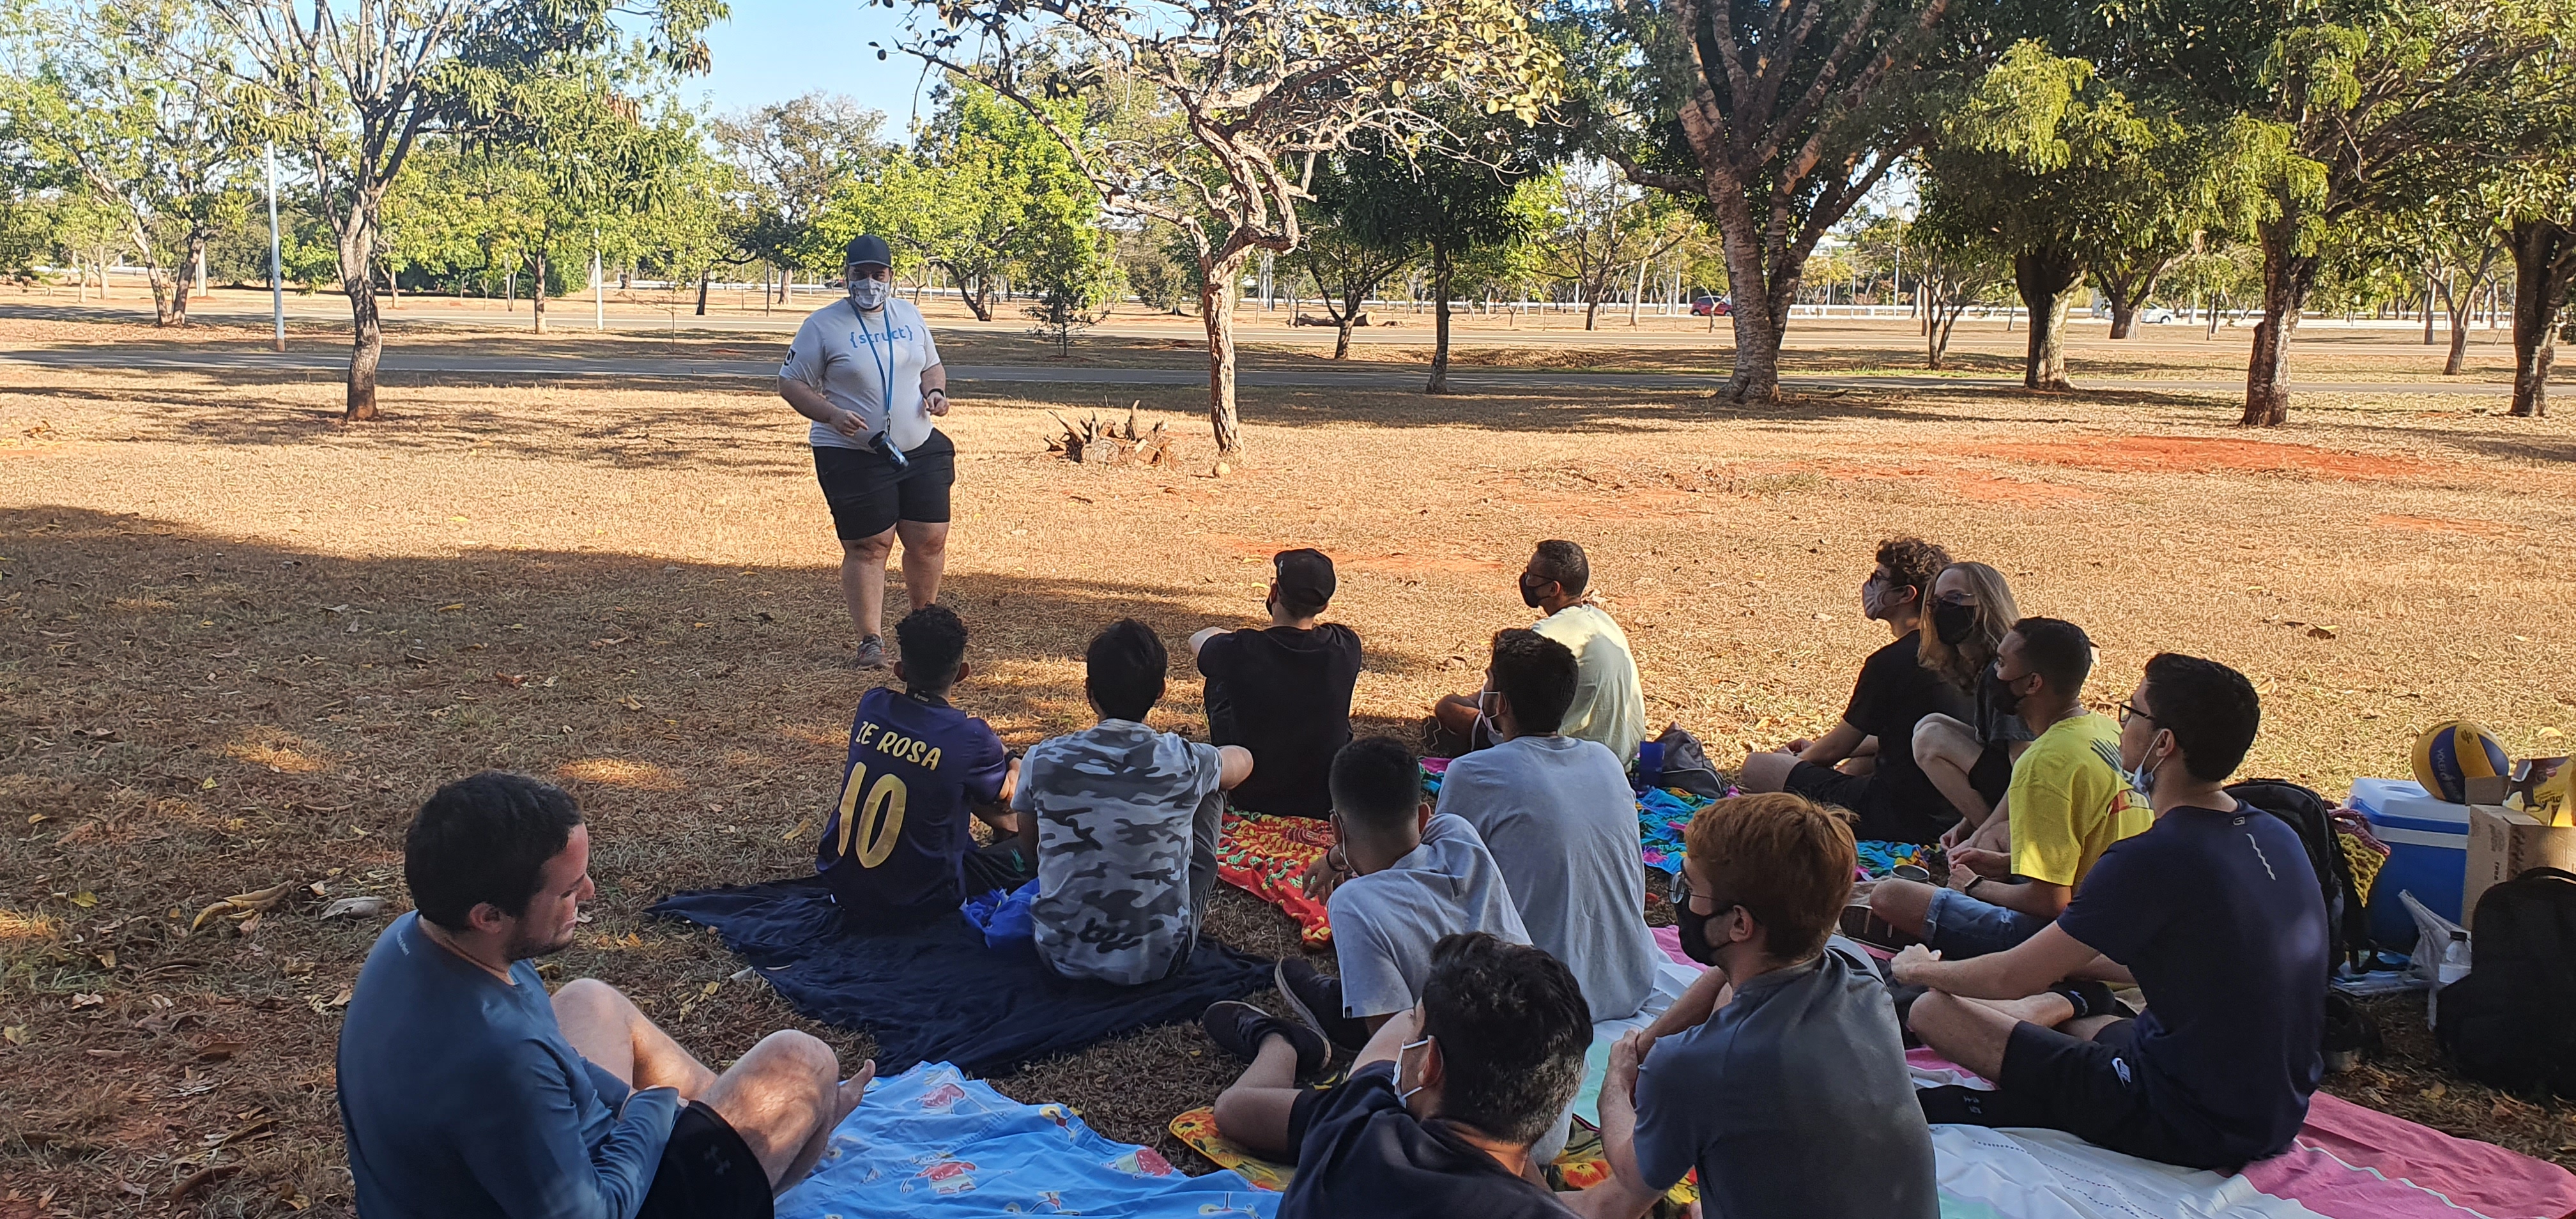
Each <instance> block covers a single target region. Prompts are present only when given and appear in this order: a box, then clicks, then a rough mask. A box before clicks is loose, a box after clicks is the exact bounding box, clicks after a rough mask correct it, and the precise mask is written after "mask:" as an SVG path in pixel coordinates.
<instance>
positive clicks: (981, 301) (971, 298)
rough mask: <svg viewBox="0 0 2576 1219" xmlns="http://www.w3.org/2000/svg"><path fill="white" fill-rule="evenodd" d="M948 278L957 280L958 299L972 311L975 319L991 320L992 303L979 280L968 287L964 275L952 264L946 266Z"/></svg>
mask: <svg viewBox="0 0 2576 1219" xmlns="http://www.w3.org/2000/svg"><path fill="white" fill-rule="evenodd" d="M948 278H950V279H952V280H955V281H957V296H958V298H959V299H961V300H963V301H965V302H966V307H967V308H968V309H970V310H973V311H974V314H975V320H976V321H979V322H989V321H992V320H993V303H992V301H991V300H990V299H988V298H987V296H986V294H985V293H984V291H983V283H982V281H981V280H978V281H977V283H976V285H975V287H973V288H968V287H967V286H966V277H965V276H964V275H962V274H959V273H958V270H957V268H955V267H953V266H952V267H950V268H948Z"/></svg>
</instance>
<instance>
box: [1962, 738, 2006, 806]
mask: <svg viewBox="0 0 2576 1219" xmlns="http://www.w3.org/2000/svg"><path fill="white" fill-rule="evenodd" d="M2012 764H2013V759H2012V748H2011V747H2010V746H2008V745H1988V746H1986V751H1985V752H1984V753H1981V754H1978V755H1977V764H1976V765H1975V766H1972V767H1969V768H1968V786H1970V787H1973V788H1976V789H1977V795H1978V796H1979V797H1981V798H1983V799H1984V800H1985V802H1986V807H1987V808H1989V809H1991V808H1993V807H1994V806H1995V802H1996V801H1998V800H2001V799H2003V798H2004V789H2006V788H2009V787H2011V786H2012Z"/></svg>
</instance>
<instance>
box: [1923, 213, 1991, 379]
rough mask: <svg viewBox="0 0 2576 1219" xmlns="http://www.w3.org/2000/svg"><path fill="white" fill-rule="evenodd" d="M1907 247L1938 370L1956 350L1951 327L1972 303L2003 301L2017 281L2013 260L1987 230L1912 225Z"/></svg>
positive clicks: (1931, 363)
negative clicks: (1952, 346)
mask: <svg viewBox="0 0 2576 1219" xmlns="http://www.w3.org/2000/svg"><path fill="white" fill-rule="evenodd" d="M1905 249H1906V250H1907V251H1908V252H1909V253H1911V254H1912V255H1913V256H1914V258H1913V263H1914V291H1915V301H1916V307H1917V308H1918V309H1919V310H1920V311H1921V316H1922V323H1923V366H1924V367H1925V368H1929V369H1934V370H1938V369H1939V368H1940V367H1941V363H1942V361H1943V360H1945V359H1947V358H1948V357H1949V353H1950V332H1951V330H1952V328H1954V327H1956V326H1957V325H1958V324H1959V318H1960V315H1962V314H1965V313H1966V312H1967V311H1968V310H1970V309H1972V308H1977V307H1980V306H1985V305H1992V304H1998V303H2001V301H2002V299H2003V290H2004V287H2005V285H2007V284H2010V283H2011V282H2012V260H2011V259H2010V258H2008V257H2006V256H2005V255H2004V254H2003V253H2002V252H2001V251H1999V250H1997V249H1996V248H1995V247H1994V246H1993V245H1992V244H1991V243H1989V242H1987V241H1986V240H1985V239H1984V238H1983V237H1982V236H1980V235H1978V234H1974V233H1965V234H1954V233H1946V232H1944V231H1942V230H1941V229H1940V228H1939V227H1937V226H1925V225H1922V224H1919V223H1918V224H1913V225H1909V226H1907V231H1906V238H1905Z"/></svg>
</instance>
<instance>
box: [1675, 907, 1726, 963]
mask: <svg viewBox="0 0 2576 1219" xmlns="http://www.w3.org/2000/svg"><path fill="white" fill-rule="evenodd" d="M1675 913H1677V914H1679V915H1680V917H1679V918H1676V919H1674V920H1673V934H1675V935H1676V936H1679V937H1680V938H1681V942H1682V943H1681V948H1682V955H1683V956H1686V957H1689V958H1690V959H1692V960H1694V961H1697V962H1699V963H1700V964H1702V965H1715V964H1717V946H1716V945H1714V944H1711V943H1709V942H1708V922H1709V920H1710V919H1713V918H1716V917H1717V915H1715V914H1707V915H1703V914H1701V913H1700V912H1699V911H1696V910H1693V909H1691V908H1690V903H1688V902H1683V903H1682V904H1681V906H1680V908H1679V909H1678V910H1677V911H1676V912H1675Z"/></svg>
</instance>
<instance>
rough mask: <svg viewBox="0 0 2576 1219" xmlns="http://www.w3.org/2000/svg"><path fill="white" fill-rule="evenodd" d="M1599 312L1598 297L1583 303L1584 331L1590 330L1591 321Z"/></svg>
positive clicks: (1599, 302) (1599, 301)
mask: <svg viewBox="0 0 2576 1219" xmlns="http://www.w3.org/2000/svg"><path fill="white" fill-rule="evenodd" d="M1600 312H1601V298H1600V297H1598V296H1594V297H1592V299H1590V300H1587V301H1585V302H1583V328H1584V329H1586V330H1590V329H1592V324H1593V319H1594V318H1595V317H1597V316H1598V315H1599V314H1600Z"/></svg>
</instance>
